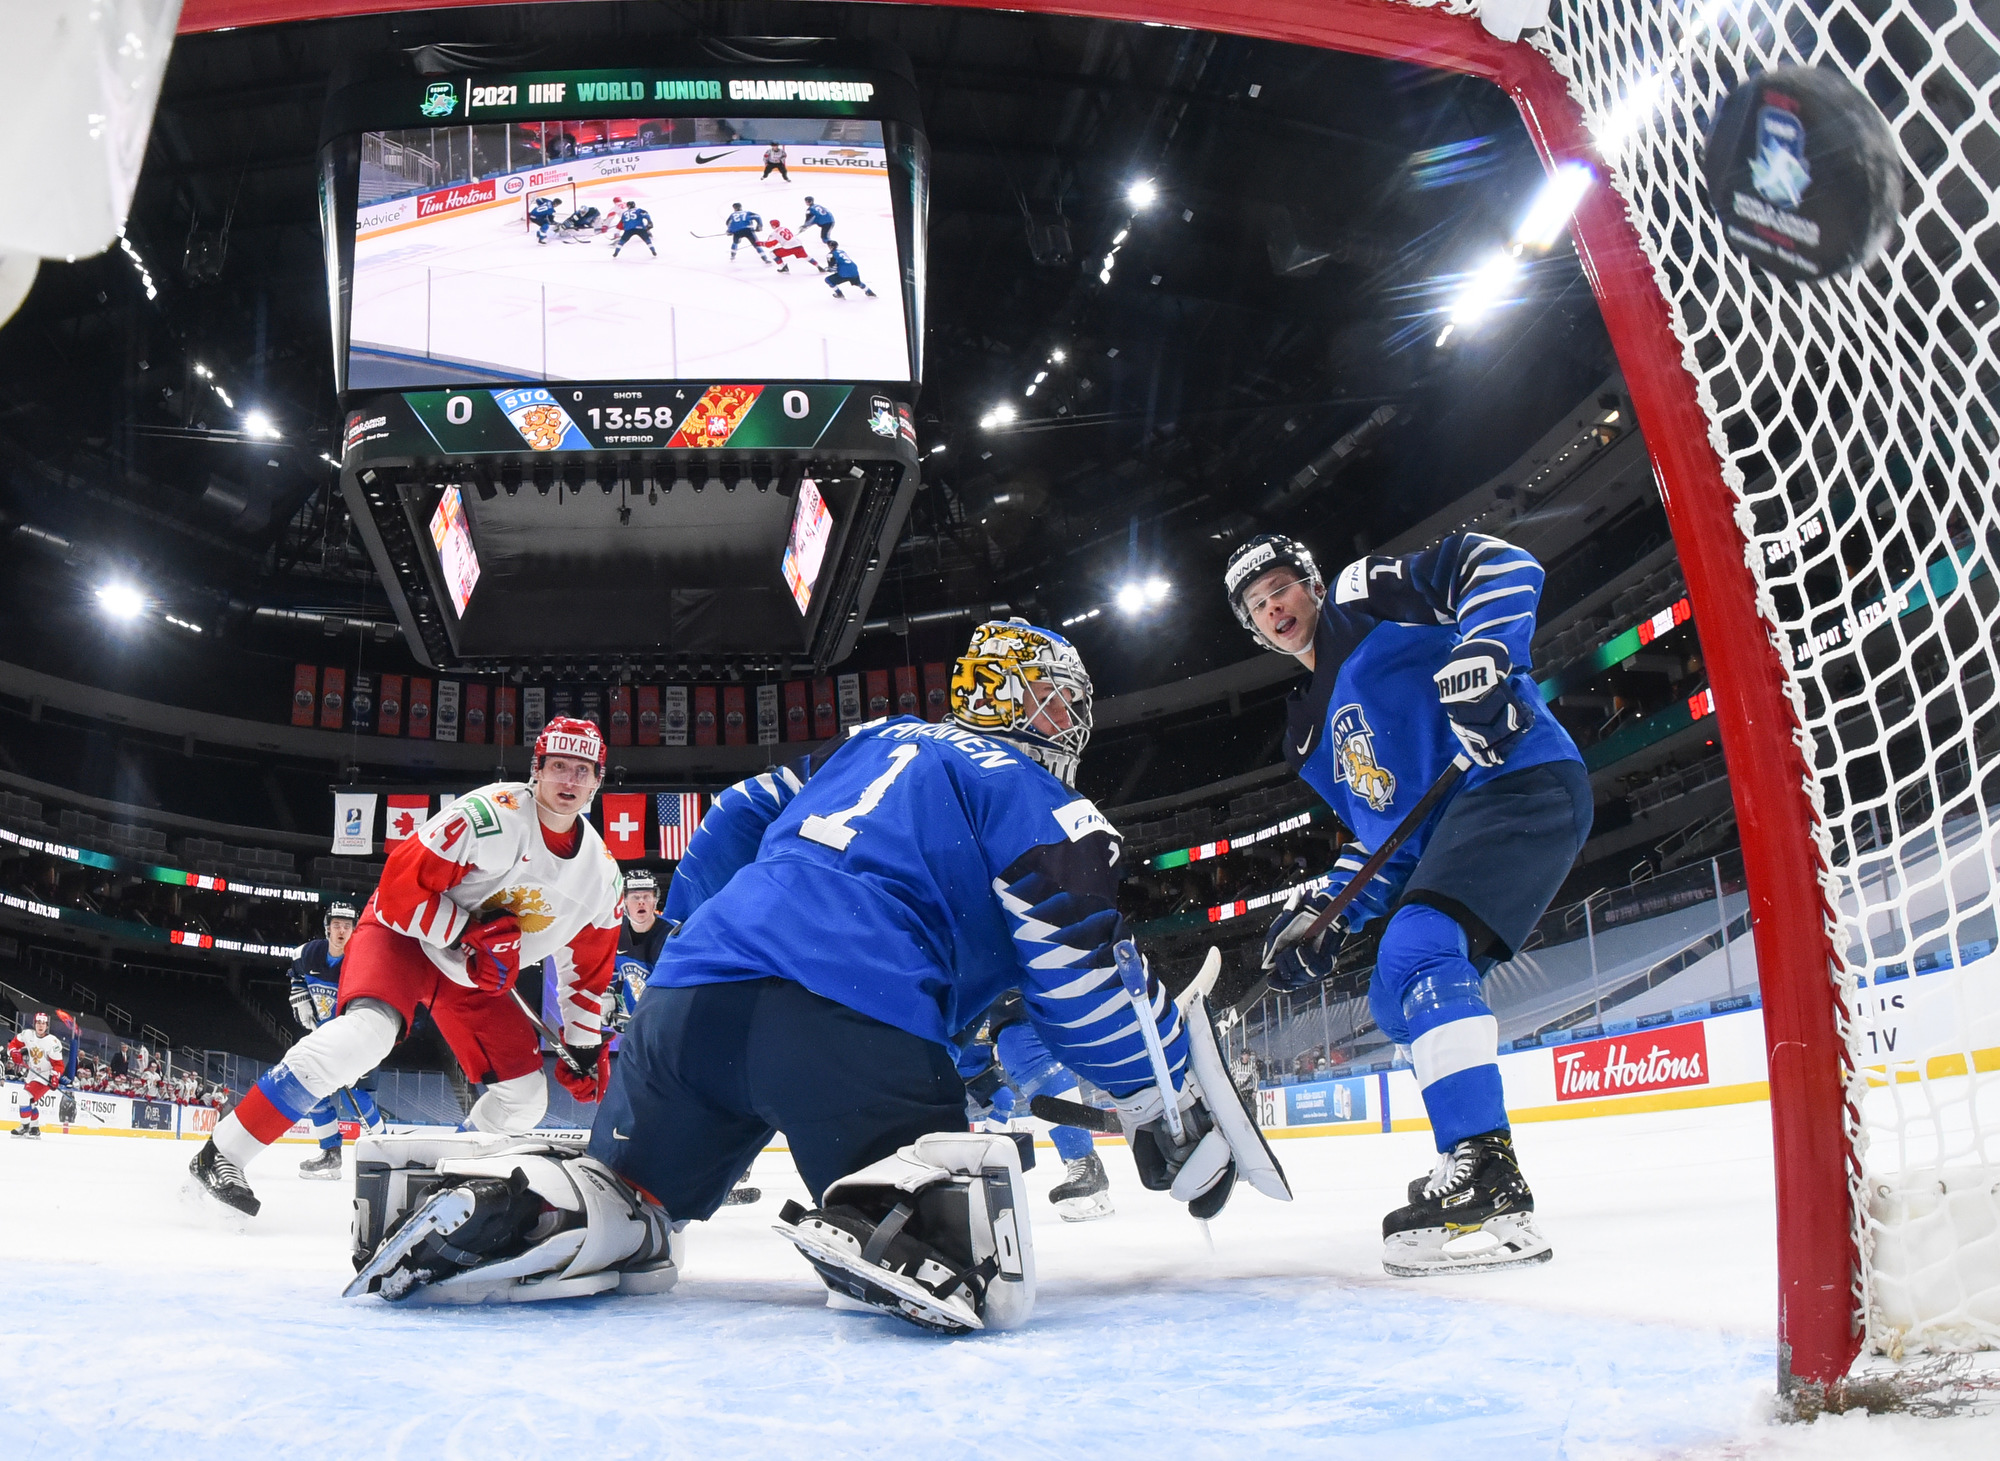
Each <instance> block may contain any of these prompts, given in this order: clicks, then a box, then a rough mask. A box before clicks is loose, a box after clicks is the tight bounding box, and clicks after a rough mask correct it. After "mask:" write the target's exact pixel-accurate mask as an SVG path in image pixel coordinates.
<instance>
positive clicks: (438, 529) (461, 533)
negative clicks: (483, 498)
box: [431, 487, 479, 619]
mask: <svg viewBox="0 0 2000 1461" xmlns="http://www.w3.org/2000/svg"><path fill="white" fill-rule="evenodd" d="M431 542H433V543H435V544H436V545H437V555H438V566H439V567H440V568H441V569H442V570H443V571H444V582H445V589H446V591H447V592H448V593H450V595H451V607H452V612H454V613H456V614H457V615H458V616H459V617H460V618H461V619H462V618H464V617H465V606H466V605H467V604H469V603H471V602H472V590H473V589H474V588H475V587H477V586H478V583H479V555H478V554H477V553H475V552H473V551H472V533H471V531H470V529H468V528H467V527H466V525H465V499H464V498H463V497H461V496H460V495H459V491H458V489H457V488H456V487H447V488H445V489H444V496H443V497H441V498H439V499H438V505H437V510H436V511H435V512H433V513H432V514H431Z"/></svg>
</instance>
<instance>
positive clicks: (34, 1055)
mask: <svg viewBox="0 0 2000 1461" xmlns="http://www.w3.org/2000/svg"><path fill="white" fill-rule="evenodd" d="M7 1061H8V1063H9V1064H10V1065H14V1066H18V1067H19V1068H20V1070H21V1080H22V1083H23V1084H24V1085H26V1086H27V1088H28V1104H27V1105H25V1106H23V1107H22V1108H21V1124H20V1125H19V1126H16V1127H15V1128H14V1135H16V1136H26V1137H40V1136H41V1134H42V1097H44V1096H46V1095H47V1094H48V1093H49V1088H50V1087H52V1086H53V1085H55V1083H56V1082H57V1081H59V1080H61V1079H62V1073H63V1063H64V1062H63V1042H62V1041H60V1040H58V1039H57V1038H56V1037H55V1036H54V1035H51V1034H50V1033H49V1017H48V1015H47V1014H45V1013H44V1012H43V1011H41V1010H36V1011H35V1024H34V1028H33V1029H32V1030H23V1031H21V1033H20V1034H18V1035H16V1036H15V1037H14V1038H13V1039H11V1040H9V1041H8V1042H7Z"/></svg>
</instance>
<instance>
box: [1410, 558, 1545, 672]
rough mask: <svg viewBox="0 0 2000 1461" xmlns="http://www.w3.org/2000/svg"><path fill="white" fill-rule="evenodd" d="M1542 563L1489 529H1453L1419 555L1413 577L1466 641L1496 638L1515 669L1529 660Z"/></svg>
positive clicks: (1414, 565) (1540, 593) (1521, 667)
mask: <svg viewBox="0 0 2000 1461" xmlns="http://www.w3.org/2000/svg"><path fill="white" fill-rule="evenodd" d="M1543 577H1544V575H1543V573H1542V565H1541V564H1540V563H1537V562H1536V561H1535V557H1534V555H1533V554H1532V553H1529V552H1528V551H1527V550H1526V549H1525V548H1517V547H1515V546H1514V545H1513V544H1512V543H1509V542H1505V541H1503V540H1502V539H1499V538H1493V537H1488V536H1487V535H1486V534H1484V533H1454V534H1452V536H1450V537H1448V538H1446V539H1445V540H1444V541H1443V542H1442V543H1440V544H1438V545H1437V547H1435V548H1431V549H1428V550H1427V551H1425V552H1423V553H1419V554H1417V555H1416V558H1415V560H1414V561H1413V562H1412V564H1411V571H1410V580H1411V582H1412V584H1414V585H1415V586H1416V587H1417V588H1418V589H1419V591H1420V592H1422V593H1423V594H1424V596H1425V597H1426V598H1427V599H1430V600H1431V602H1432V603H1433V604H1435V605H1436V607H1437V608H1438V610H1439V611H1440V612H1441V613H1442V614H1445V615H1449V616H1450V618H1451V619H1452V620H1453V621H1455V622H1456V623H1457V625H1458V632H1459V637H1460V638H1461V639H1497V640H1499V641H1500V642H1501V643H1502V644H1504V645H1506V646H1507V653H1508V655H1509V657H1510V658H1512V660H1513V662H1514V668H1516V669H1526V668H1528V666H1529V663H1530V659H1531V656H1530V653H1529V648H1528V646H1529V642H1530V641H1531V640H1532V639H1533V638H1534V637H1535V610H1536V607H1537V605H1539V604H1540V602H1541V598H1542V579H1543Z"/></svg>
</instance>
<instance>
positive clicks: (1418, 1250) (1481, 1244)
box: [1382, 1131, 1555, 1278]
mask: <svg viewBox="0 0 2000 1461" xmlns="http://www.w3.org/2000/svg"><path fill="white" fill-rule="evenodd" d="M1554 1256H1555V1250H1554V1249H1553V1248H1552V1247H1551V1246H1550V1245H1549V1241H1548V1239H1546V1238H1544V1237H1543V1236H1542V1235H1541V1232H1540V1230H1539V1229H1537V1228H1536V1226H1535V1195H1534V1193H1532V1192H1531V1191H1529V1190H1528V1184H1527V1181H1526V1179H1524V1178H1523V1177H1522V1176H1521V1168H1520V1165H1519V1163H1517V1162H1516V1161H1515V1159H1514V1142H1513V1138H1512V1137H1511V1136H1509V1135H1508V1133H1506V1132H1504V1131H1489V1132H1487V1133H1486V1134H1485V1135H1483V1136H1473V1137H1468V1138H1466V1139H1465V1140H1464V1141H1462V1142H1460V1143H1458V1145H1456V1146H1454V1147H1453V1148H1452V1149H1451V1150H1450V1151H1448V1152H1446V1153H1445V1154H1444V1155H1443V1156H1442V1157H1440V1158H1439V1159H1438V1164H1437V1167H1436V1168H1435V1169H1434V1170H1433V1171H1432V1172H1431V1174H1430V1176H1429V1177H1421V1178H1418V1179H1417V1180H1416V1181H1415V1182H1412V1183H1411V1184H1410V1205H1409V1206H1408V1207H1401V1208H1398V1209H1397V1210H1396V1211H1394V1212H1392V1213H1390V1214H1389V1215H1388V1216H1387V1217H1385V1218H1383V1219H1382V1266H1383V1267H1384V1268H1385V1269H1387V1270H1388V1271H1389V1272H1390V1273H1393V1274H1395V1275H1396V1276H1397V1277H1399V1278H1421V1277H1424V1276H1426V1275H1429V1274H1433V1273H1453V1272H1458V1271H1461V1270H1468V1269H1485V1268H1519V1267H1524V1266H1525V1265H1527V1264H1530V1263H1546V1262H1548V1261H1549V1259H1551V1258H1553V1257H1554Z"/></svg>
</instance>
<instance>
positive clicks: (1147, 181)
mask: <svg viewBox="0 0 2000 1461" xmlns="http://www.w3.org/2000/svg"><path fill="white" fill-rule="evenodd" d="M1159 196H1160V190H1159V188H1158V186H1157V185H1155V184H1154V182H1153V180H1152V179H1151V178H1140V179H1139V180H1138V181H1137V182H1135V183H1133V184H1132V185H1131V186H1130V187H1128V188H1126V189H1125V201H1126V202H1128V203H1130V204H1131V205H1132V206H1133V207H1134V208H1150V207H1152V206H1153V204H1154V203H1155V202H1156V201H1157V200H1158V199H1159Z"/></svg>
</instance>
